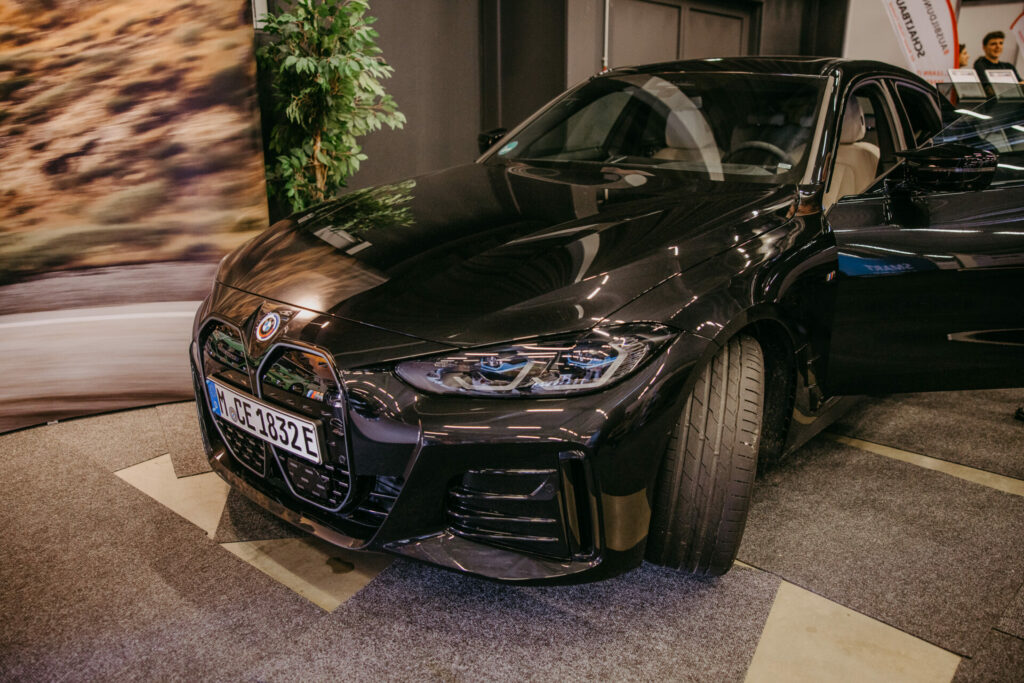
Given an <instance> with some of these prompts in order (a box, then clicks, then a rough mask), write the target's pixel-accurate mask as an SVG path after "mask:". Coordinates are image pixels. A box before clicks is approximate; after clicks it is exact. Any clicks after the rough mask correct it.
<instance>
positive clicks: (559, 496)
mask: <svg viewBox="0 0 1024 683" xmlns="http://www.w3.org/2000/svg"><path fill="white" fill-rule="evenodd" d="M552 460H555V458H554V457H553V458H552ZM568 462H570V460H567V459H565V458H561V459H559V461H558V462H557V463H556V466H554V467H552V468H550V469H506V470H496V469H495V470H470V471H468V472H466V473H465V474H464V475H463V476H462V480H461V481H460V482H459V484H458V485H457V486H455V487H453V488H452V489H451V490H450V491H449V498H448V521H449V530H450V531H451V532H452V533H454V534H457V535H459V536H463V537H465V538H469V539H472V540H477V541H481V542H484V543H490V544H492V545H498V546H505V547H509V548H512V549H515V550H519V551H526V552H531V553H536V554H538V555H544V556H548V557H557V558H563V559H565V558H570V557H578V556H583V555H589V554H591V553H592V551H593V543H592V538H593V536H592V524H591V521H590V519H591V517H590V513H589V509H590V508H589V506H588V505H586V504H583V505H580V504H579V503H580V502H581V501H582V502H586V500H587V495H588V493H587V486H586V482H585V478H584V477H583V470H582V468H580V470H579V472H578V473H576V472H573V471H572V468H571V467H569V466H567V463H568ZM577 479H578V480H577ZM574 480H575V481H574Z"/></svg>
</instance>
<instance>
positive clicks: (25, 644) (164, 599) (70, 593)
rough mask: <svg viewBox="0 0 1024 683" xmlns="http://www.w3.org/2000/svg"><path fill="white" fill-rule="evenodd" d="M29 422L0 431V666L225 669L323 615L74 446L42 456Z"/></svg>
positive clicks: (37, 672)
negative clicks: (0, 500) (25, 427)
mask: <svg viewBox="0 0 1024 683" xmlns="http://www.w3.org/2000/svg"><path fill="white" fill-rule="evenodd" d="M37 431H39V430H30V431H25V432H18V433H15V434H11V435H6V436H5V437H3V441H2V453H3V458H2V473H3V475H2V480H3V482H4V498H5V500H4V504H3V505H2V506H0V533H2V535H3V539H4V541H3V551H2V552H3V561H2V562H0V615H2V616H0V624H2V626H0V678H3V679H5V680H19V681H23V680H111V679H118V678H133V679H161V680H168V679H182V680H185V679H192V680H198V679H208V678H214V677H216V678H225V679H231V678H233V679H237V678H238V677H240V676H242V675H243V674H244V672H245V671H246V669H247V667H248V666H249V665H250V663H251V662H252V661H253V658H258V657H263V656H266V654H267V653H268V652H273V651H274V650H275V649H276V650H283V649H286V648H287V647H288V645H289V644H290V638H289V637H288V634H289V633H294V632H298V631H302V630H305V629H309V628H311V627H313V625H314V624H316V623H317V622H318V621H320V620H322V619H323V616H324V614H323V612H322V611H321V610H320V609H318V608H317V607H315V606H314V605H312V604H311V603H309V602H307V601H306V600H304V599H303V598H301V597H299V596H298V595H297V594H295V593H294V592H292V591H291V590H289V589H287V588H285V587H284V586H282V585H280V584H279V583H277V582H275V581H273V580H272V579H270V578H268V577H266V576H265V575H264V574H262V573H261V572H259V571H257V570H256V569H254V568H252V567H250V566H249V565H247V564H245V563H244V562H241V561H239V560H238V559H236V558H235V557H234V556H232V555H231V554H229V553H226V552H224V550H223V549H221V548H220V547H219V546H218V545H217V544H215V543H213V542H212V541H211V540H210V539H209V538H207V537H206V535H205V534H203V533H202V532H201V531H200V530H199V529H198V528H196V527H195V526H193V525H192V524H190V523H189V522H187V521H185V520H184V519H182V518H181V517H179V516H177V515H175V514H174V513H172V512H171V511H170V510H168V509H166V508H164V507H163V506H161V505H159V504H154V501H153V500H152V499H151V498H149V497H148V496H146V495H145V494H143V493H141V492H140V491H138V490H136V489H134V488H133V487H131V486H129V485H127V484H125V483H123V482H122V481H120V480H119V479H118V478H117V477H114V476H112V475H111V474H109V473H108V472H106V471H104V470H103V469H102V468H101V467H97V466H96V465H95V464H94V463H93V462H91V461H90V460H89V459H87V458H82V457H81V456H80V454H79V453H78V452H75V451H73V450H71V449H68V450H62V449H60V448H59V447H53V448H49V449H47V451H46V459H45V461H41V459H40V452H39V446H40V445H48V446H57V443H59V442H57V439H56V438H54V437H55V436H56V435H47V436H46V437H44V438H42V439H40V436H39V435H38V434H37V433H36V432H37ZM64 436H65V434H61V435H60V436H59V437H57V438H63V437H64Z"/></svg>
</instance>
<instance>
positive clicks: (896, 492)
mask: <svg viewBox="0 0 1024 683" xmlns="http://www.w3.org/2000/svg"><path fill="white" fill-rule="evenodd" d="M1021 538H1024V498H1021V497H1019V496H1013V495H1010V494H1006V493H1002V492H1000V491H995V490H992V489H989V488H986V487H983V486H979V485H976V484H972V483H970V482H966V481H963V480H960V479H956V478H954V477H950V476H947V475H945V474H942V473H939V472H933V471H930V470H924V469H921V468H918V467H915V466H913V465H908V464H906V463H902V462H899V461H895V460H891V459H888V458H884V457H881V456H877V455H873V454H870V453H866V452H864V451H859V450H857V449H854V448H849V447H844V446H841V445H839V444H835V443H830V442H828V441H826V440H816V441H813V442H812V443H811V444H809V445H808V446H806V447H804V448H803V449H801V451H799V452H798V454H797V455H796V457H794V458H793V459H792V460H791V461H790V462H788V463H787V464H784V465H783V466H782V467H781V468H779V469H778V470H776V471H774V472H771V473H769V474H768V475H767V476H766V478H765V480H764V481H763V482H761V483H760V485H759V486H757V487H755V490H754V501H753V504H752V509H751V512H750V517H749V521H748V525H747V531H746V535H745V536H744V540H743V545H742V547H741V548H740V553H739V557H740V559H741V560H743V561H744V562H747V563H749V564H752V565H754V566H756V567H760V568H762V569H766V570H768V571H771V572H773V573H775V574H777V575H779V576H781V577H782V578H784V579H786V580H788V581H790V582H792V583H796V584H798V585H800V586H803V587H805V588H808V589H810V590H812V591H814V592H815V593H818V594H819V595H822V596H824V597H826V598H828V599H830V600H833V601H835V602H838V603H840V604H843V605H846V606H848V607H850V608H852V609H855V610H857V611H859V612H862V613H864V614H867V615H869V616H871V617H874V618H876V619H879V620H881V621H883V622H885V623H888V624H891V625H893V626H895V627H897V628H899V629H902V630H904V631H907V632H908V633H911V634H913V635H915V636H917V637H919V638H923V639H925V640H928V641H930V642H932V643H935V644H936V645H939V646H940V647H944V648H946V649H947V650H951V651H953V652H956V653H958V654H963V655H971V654H974V653H975V652H976V651H977V649H978V647H979V646H980V644H981V641H982V640H983V639H984V637H985V635H986V634H987V633H988V631H989V629H990V628H992V627H993V626H995V625H996V623H997V621H998V620H999V618H1000V615H1001V614H1002V612H1003V611H1004V608H1005V607H1006V606H1007V604H1008V603H1009V602H1010V601H1011V600H1012V599H1013V598H1014V596H1015V595H1016V593H1017V591H1018V590H1020V588H1021V584H1022V583H1024V555H1022V554H1021V552H1020V547H1021V546H1020V542H1021Z"/></svg>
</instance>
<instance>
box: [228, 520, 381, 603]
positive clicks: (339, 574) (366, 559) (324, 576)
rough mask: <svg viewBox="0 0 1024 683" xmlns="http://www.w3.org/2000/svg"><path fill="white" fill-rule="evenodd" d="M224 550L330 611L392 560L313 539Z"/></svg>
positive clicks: (230, 545) (252, 543) (247, 543)
mask: <svg viewBox="0 0 1024 683" xmlns="http://www.w3.org/2000/svg"><path fill="white" fill-rule="evenodd" d="M221 547H223V548H225V549H227V550H229V551H231V552H232V553H234V554H235V555H237V556H238V557H240V558H242V559H243V560H245V561H246V562H248V563H249V564H251V565H252V566H254V567H256V568H257V569H259V570H260V571H261V572H263V573H264V574H267V575H268V576H270V577H271V578H273V579H275V580H277V581H279V582H280V583H282V584H284V585H285V586H288V587H289V588H291V589H292V590H293V591H295V592H296V593H298V594H299V595H301V596H303V597H304V598H306V599H307V600H309V601H310V602H312V603H313V604H315V605H317V606H318V607H321V608H322V609H325V610H327V611H328V612H331V611H334V610H335V609H336V608H337V607H338V605H340V604H341V603H343V602H345V601H346V600H348V599H349V598H350V597H352V596H353V595H355V593H356V591H358V590H359V589H360V588H362V587H363V586H365V585H366V584H368V583H369V582H370V581H371V580H373V577H375V576H377V574H379V573H380V572H381V571H383V570H384V569H385V568H386V567H387V566H388V565H389V564H391V562H392V559H393V558H391V557H390V556H388V555H382V554H379V553H356V552H352V551H347V550H343V549H341V548H336V547H334V546H332V545H330V544H329V543H324V542H323V541H319V540H317V539H315V538H313V537H304V538H278V539H271V540H266V541H245V542H242V543H223V544H221Z"/></svg>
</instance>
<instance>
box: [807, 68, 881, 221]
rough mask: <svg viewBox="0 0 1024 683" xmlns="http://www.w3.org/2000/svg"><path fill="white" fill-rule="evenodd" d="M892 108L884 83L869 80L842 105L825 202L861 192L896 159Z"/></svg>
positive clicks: (833, 201) (832, 202)
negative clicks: (882, 86)
mask: <svg viewBox="0 0 1024 683" xmlns="http://www.w3.org/2000/svg"><path fill="white" fill-rule="evenodd" d="M893 121H894V118H893V116H892V111H891V108H890V106H889V102H888V100H887V99H886V97H885V95H884V92H883V90H882V88H881V86H880V85H879V84H878V83H867V84H865V85H862V86H860V87H858V88H857V89H856V90H854V91H853V94H852V95H850V97H849V99H847V101H846V104H845V105H844V106H843V112H842V118H841V124H840V129H839V142H838V144H837V145H836V152H835V162H834V163H833V165H832V174H831V175H830V176H829V183H828V189H827V191H826V192H825V197H824V199H823V201H822V204H823V206H824V208H825V209H827V208H828V207H830V206H831V205H832V204H834V203H835V202H836V201H837V200H838V199H839V198H840V197H843V196H846V195H851V194H861V193H862V192H865V191H867V189H868V188H869V187H871V185H872V183H873V182H874V180H875V178H877V177H878V176H879V175H881V174H883V173H885V172H886V171H888V170H889V169H890V168H892V167H893V166H894V165H895V164H896V161H897V158H896V147H897V143H896V137H895V136H894V135H893V132H894V131H893Z"/></svg>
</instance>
